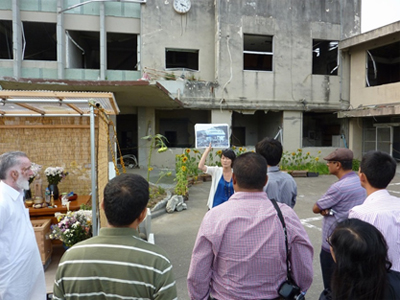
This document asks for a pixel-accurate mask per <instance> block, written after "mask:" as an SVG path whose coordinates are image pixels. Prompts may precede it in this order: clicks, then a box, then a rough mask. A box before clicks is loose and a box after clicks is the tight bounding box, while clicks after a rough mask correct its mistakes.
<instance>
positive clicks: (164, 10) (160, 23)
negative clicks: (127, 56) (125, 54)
mask: <svg viewBox="0 0 400 300" xmlns="http://www.w3.org/2000/svg"><path fill="white" fill-rule="evenodd" d="M172 5H173V0H152V1H147V3H146V5H142V18H141V33H142V36H141V39H142V49H141V50H142V51H141V67H142V68H144V67H147V68H151V69H155V70H165V48H175V49H196V50H199V71H198V72H195V73H194V75H195V77H196V78H197V79H199V78H200V79H201V80H206V81H214V49H215V44H214V1H213V0H202V1H192V7H191V9H190V11H189V12H188V13H187V14H178V13H177V12H175V10H174V9H173V6H172ZM174 74H175V75H176V76H177V77H179V76H180V75H181V72H179V71H175V72H174Z"/></svg>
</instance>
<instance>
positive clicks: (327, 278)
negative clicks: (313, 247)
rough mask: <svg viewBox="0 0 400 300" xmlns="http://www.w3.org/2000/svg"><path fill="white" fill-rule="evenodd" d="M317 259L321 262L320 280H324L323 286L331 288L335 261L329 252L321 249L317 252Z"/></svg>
mask: <svg viewBox="0 0 400 300" xmlns="http://www.w3.org/2000/svg"><path fill="white" fill-rule="evenodd" d="M319 261H320V263H321V271H322V280H323V281H324V288H325V289H327V288H329V289H330V288H331V279H332V274H333V270H334V269H335V261H334V260H333V258H332V255H331V252H327V251H325V250H324V249H321V253H320V254H319Z"/></svg>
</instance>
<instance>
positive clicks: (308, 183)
mask: <svg viewBox="0 0 400 300" xmlns="http://www.w3.org/2000/svg"><path fill="white" fill-rule="evenodd" d="M128 172H132V173H137V174H140V175H142V176H143V177H145V178H146V170H144V169H133V170H128ZM155 174H158V170H154V171H153V172H152V176H151V177H150V181H151V182H155V181H156V180H157V176H156V175H155ZM295 180H296V182H297V187H298V198H297V204H296V206H295V209H294V210H295V211H296V213H297V215H298V216H299V218H300V219H301V221H302V224H303V225H304V227H305V229H306V231H307V234H308V236H309V237H310V240H311V242H312V244H313V246H314V262H313V267H314V281H313V283H312V285H311V288H310V289H309V291H308V293H307V296H306V297H307V299H308V300H316V299H318V297H319V294H320V292H321V291H322V286H323V284H322V277H321V269H320V265H319V252H320V247H321V228H322V217H321V216H320V215H316V214H314V213H313V212H312V210H311V209H312V206H313V205H314V203H315V202H316V201H317V200H318V199H319V197H320V196H321V195H323V194H324V193H325V192H326V190H327V189H328V188H329V186H330V185H331V184H332V183H334V182H335V181H337V178H336V177H335V176H332V175H323V176H319V177H312V178H311V177H310V178H301V177H297V178H295ZM162 183H163V187H165V188H172V187H173V184H174V182H173V177H169V178H165V179H164V180H163V181H162ZM210 185H211V183H210V182H204V183H199V184H195V185H193V186H192V187H190V190H189V200H188V201H187V202H186V203H187V206H188V209H187V210H184V211H182V212H174V213H171V214H167V213H161V214H160V213H156V214H154V215H153V218H152V222H151V228H152V232H153V233H154V236H155V243H156V244H157V245H159V246H160V247H162V248H163V249H165V250H166V251H167V253H168V254H169V257H170V259H171V261H172V264H173V267H174V275H175V278H176V284H177V289H178V297H179V299H180V300H188V299H189V296H188V292H187V286H186V277H187V273H188V270H189V264H190V258H191V254H192V250H193V245H194V242H195V239H196V235H197V231H198V228H199V226H200V223H201V221H202V219H203V216H204V214H205V213H206V212H207V207H206V203H207V197H208V193H209V190H210ZM388 190H389V192H390V193H391V194H392V195H394V196H397V197H400V165H398V167H397V174H396V177H395V178H394V179H393V181H392V183H391V184H390V185H389V187H388ZM63 252H64V250H63V249H62V247H55V249H54V251H53V255H52V262H51V264H50V266H49V267H48V268H47V269H46V271H45V276H46V283H47V288H48V292H51V291H52V286H53V281H54V275H55V271H56V269H57V265H58V261H59V259H60V257H61V255H62V253H63Z"/></svg>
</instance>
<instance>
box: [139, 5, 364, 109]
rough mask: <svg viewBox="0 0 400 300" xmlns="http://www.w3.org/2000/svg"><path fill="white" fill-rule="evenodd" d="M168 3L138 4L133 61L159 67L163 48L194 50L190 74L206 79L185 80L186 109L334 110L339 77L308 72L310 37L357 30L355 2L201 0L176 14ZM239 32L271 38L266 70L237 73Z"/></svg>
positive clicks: (336, 35) (239, 67)
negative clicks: (137, 51) (138, 56)
mask: <svg viewBox="0 0 400 300" xmlns="http://www.w3.org/2000/svg"><path fill="white" fill-rule="evenodd" d="M172 3H173V0H155V1H151V2H147V4H146V5H144V6H143V7H142V19H141V22H142V24H141V25H142V28H141V31H142V42H143V44H142V64H141V65H142V67H149V68H153V69H157V70H164V67H165V48H169V47H170V48H183V49H198V50H199V72H196V77H197V78H200V79H201V80H205V81H207V82H208V83H203V85H202V86H201V85H199V84H195V83H189V84H186V85H185V89H184V91H182V93H181V94H180V96H181V100H182V101H183V102H184V104H185V105H186V106H187V107H190V106H193V107H197V108H221V107H220V104H221V103H223V104H224V105H223V106H222V108H223V109H238V108H246V107H252V108H255V109H278V110H286V109H289V110H303V109H304V105H303V104H302V103H304V101H306V102H307V105H308V107H307V109H311V110H337V109H340V101H339V100H340V88H341V87H340V78H339V76H325V75H312V40H313V39H322V40H340V39H342V38H347V37H350V36H353V35H355V34H358V33H360V30H361V27H360V6H361V4H360V3H361V0H341V1H331V0H302V1H293V0H284V1H282V0H271V1H260V0H258V1H254V0H253V1H249V0H237V1H226V0H213V1H211V0H203V1H192V8H191V9H190V11H189V12H188V13H187V14H183V15H180V14H177V13H176V12H175V11H174V10H173V8H172ZM243 34H257V35H272V36H273V39H274V41H273V52H274V55H273V71H272V72H255V71H243ZM339 74H340V71H339ZM175 75H177V76H179V75H180V74H179V71H177V72H175ZM171 92H172V93H174V92H173V91H171Z"/></svg>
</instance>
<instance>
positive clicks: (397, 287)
mask: <svg viewBox="0 0 400 300" xmlns="http://www.w3.org/2000/svg"><path fill="white" fill-rule="evenodd" d="M388 280H389V285H390V289H391V291H390V292H388V295H390V296H391V297H390V299H396V300H397V299H400V272H396V271H392V270H390V271H389V274H388ZM388 298H389V297H388Z"/></svg>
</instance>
